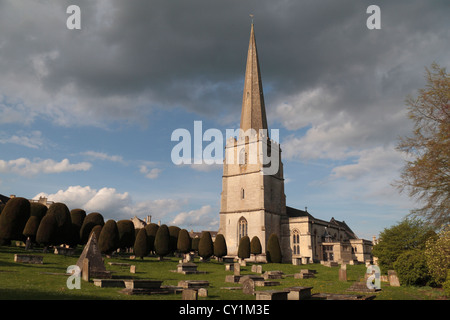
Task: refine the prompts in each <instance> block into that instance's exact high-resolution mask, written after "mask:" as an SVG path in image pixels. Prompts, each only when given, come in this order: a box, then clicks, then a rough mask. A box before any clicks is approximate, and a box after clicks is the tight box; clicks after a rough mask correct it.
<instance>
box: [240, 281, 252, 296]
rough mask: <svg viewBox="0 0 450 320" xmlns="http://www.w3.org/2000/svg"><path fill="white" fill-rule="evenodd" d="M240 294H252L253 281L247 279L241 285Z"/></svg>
mask: <svg viewBox="0 0 450 320" xmlns="http://www.w3.org/2000/svg"><path fill="white" fill-rule="evenodd" d="M242 293H245V294H254V293H255V281H253V280H252V279H250V278H247V279H245V280H244V282H243V283H242Z"/></svg>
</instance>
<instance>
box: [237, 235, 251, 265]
mask: <svg viewBox="0 0 450 320" xmlns="http://www.w3.org/2000/svg"><path fill="white" fill-rule="evenodd" d="M238 257H239V258H241V259H247V258H250V238H249V237H248V236H244V237H242V238H241V240H239V247H238Z"/></svg>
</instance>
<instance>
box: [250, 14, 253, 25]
mask: <svg viewBox="0 0 450 320" xmlns="http://www.w3.org/2000/svg"><path fill="white" fill-rule="evenodd" d="M253 17H254V15H253V14H252V13H250V18H252V24H253Z"/></svg>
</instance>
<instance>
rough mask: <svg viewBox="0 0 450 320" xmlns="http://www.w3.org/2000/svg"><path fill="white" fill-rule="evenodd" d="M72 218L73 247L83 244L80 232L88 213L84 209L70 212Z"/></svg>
mask: <svg viewBox="0 0 450 320" xmlns="http://www.w3.org/2000/svg"><path fill="white" fill-rule="evenodd" d="M70 218H71V220H72V231H71V243H69V244H70V245H71V246H76V245H77V244H79V243H80V242H81V239H80V230H81V227H82V226H83V222H84V219H85V218H86V211H84V210H83V209H72V210H70Z"/></svg>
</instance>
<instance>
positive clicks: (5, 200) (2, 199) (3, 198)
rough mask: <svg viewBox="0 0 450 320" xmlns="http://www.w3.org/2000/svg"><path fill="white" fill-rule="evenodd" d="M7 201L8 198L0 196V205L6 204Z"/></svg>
mask: <svg viewBox="0 0 450 320" xmlns="http://www.w3.org/2000/svg"><path fill="white" fill-rule="evenodd" d="M8 200H9V197H7V196H4V195H2V194H0V203H5V204H6V203H7V202H8Z"/></svg>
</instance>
